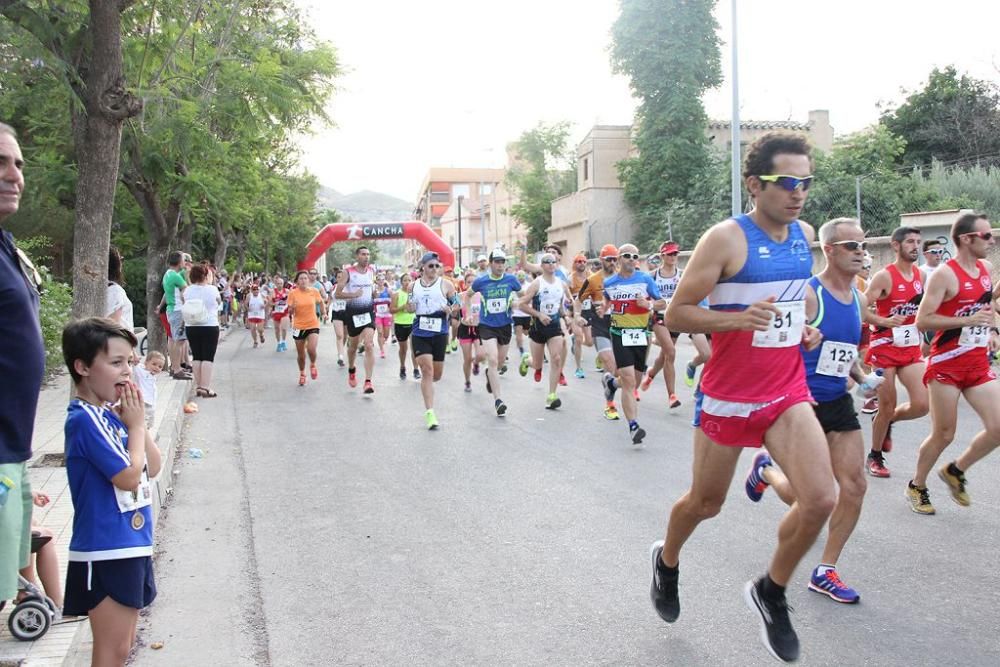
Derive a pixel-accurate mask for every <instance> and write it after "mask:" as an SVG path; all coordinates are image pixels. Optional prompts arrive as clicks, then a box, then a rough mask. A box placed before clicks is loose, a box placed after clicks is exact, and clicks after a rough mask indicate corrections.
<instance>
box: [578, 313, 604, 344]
mask: <svg viewBox="0 0 1000 667" xmlns="http://www.w3.org/2000/svg"><path fill="white" fill-rule="evenodd" d="M583 317H584V318H585V319H586V320H587V322H589V323H590V335H591V337H593V338H611V318H610V316H608V315H605V316H604V317H598V316H597V315H596V314H591V315H590V316H589V317H588V316H587V315H584V316H583Z"/></svg>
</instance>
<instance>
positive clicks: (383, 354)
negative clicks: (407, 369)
mask: <svg viewBox="0 0 1000 667" xmlns="http://www.w3.org/2000/svg"><path fill="white" fill-rule="evenodd" d="M379 356H380V357H381V358H383V359H385V350H382V351H381V352H379Z"/></svg>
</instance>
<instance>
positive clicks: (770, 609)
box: [743, 577, 799, 662]
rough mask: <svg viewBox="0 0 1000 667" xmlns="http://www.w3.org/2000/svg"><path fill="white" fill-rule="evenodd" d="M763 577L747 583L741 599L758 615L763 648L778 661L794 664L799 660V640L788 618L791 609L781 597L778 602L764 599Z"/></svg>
mask: <svg viewBox="0 0 1000 667" xmlns="http://www.w3.org/2000/svg"><path fill="white" fill-rule="evenodd" d="M763 588H764V579H763V577H762V578H760V579H757V580H756V581H752V580H751V581H748V582H747V585H746V587H745V588H744V589H743V598H744V599H745V600H746V603H747V606H748V607H750V609H752V610H754V611H756V612H757V613H758V614H760V638H761V641H763V642H764V648H766V649H767V650H768V652H769V653H770V654H771V655H773V656H774V657H775V658H777V659H778V660H782V661H784V662H794V661H796V660H798V659H799V638H798V635H796V634H795V629H794V628H793V627H792V620H791V619H790V618H789V617H788V612H789V611H791V608H790V607H789V606H788V601H787V600H786V599H785V596H784V595H782V596H781V599H780V600H768V599H765V598H764V596H763V594H762V591H763Z"/></svg>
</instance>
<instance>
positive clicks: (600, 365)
mask: <svg viewBox="0 0 1000 667" xmlns="http://www.w3.org/2000/svg"><path fill="white" fill-rule="evenodd" d="M594 368H596V369H597V370H599V371H603V370H604V362H603V361H601V358H600V357H597V358H595V359H594Z"/></svg>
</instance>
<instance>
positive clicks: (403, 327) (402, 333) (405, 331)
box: [392, 323, 413, 342]
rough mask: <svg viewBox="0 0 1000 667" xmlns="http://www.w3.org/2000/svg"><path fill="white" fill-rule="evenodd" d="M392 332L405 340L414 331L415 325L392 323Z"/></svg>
mask: <svg viewBox="0 0 1000 667" xmlns="http://www.w3.org/2000/svg"><path fill="white" fill-rule="evenodd" d="M392 332H393V333H394V334H395V335H396V340H398V341H400V342H403V341H405V340H409V338H410V333H412V332H413V325H412V324H399V323H395V324H393V325H392Z"/></svg>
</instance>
